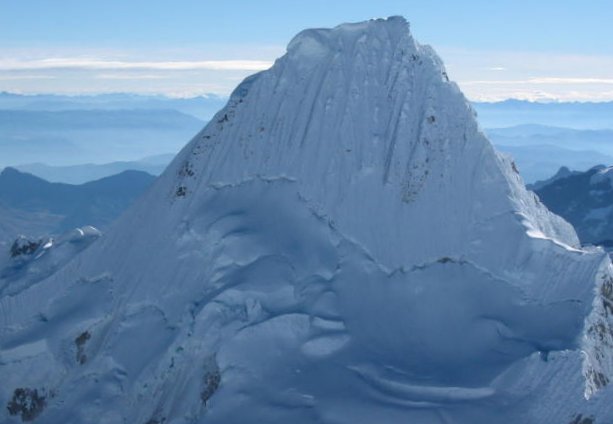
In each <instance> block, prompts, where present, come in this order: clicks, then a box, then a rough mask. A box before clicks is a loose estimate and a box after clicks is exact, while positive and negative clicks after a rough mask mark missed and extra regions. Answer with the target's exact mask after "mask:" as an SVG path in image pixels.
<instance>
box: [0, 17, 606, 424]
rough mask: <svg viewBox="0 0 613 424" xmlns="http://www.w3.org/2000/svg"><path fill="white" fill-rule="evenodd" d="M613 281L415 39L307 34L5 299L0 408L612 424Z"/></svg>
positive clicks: (140, 418) (110, 418) (393, 32)
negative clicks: (48, 266)
mask: <svg viewBox="0 0 613 424" xmlns="http://www.w3.org/2000/svg"><path fill="white" fill-rule="evenodd" d="M610 275H611V270H610V262H609V260H608V257H607V256H606V255H605V254H604V253H603V252H602V251H600V250H590V251H584V250H581V249H580V247H579V244H578V242H577V237H576V234H575V233H574V231H573V229H572V228H571V227H570V226H569V225H568V224H567V223H566V222H564V221H563V220H561V219H560V218H558V217H557V216H555V215H553V214H551V213H550V212H549V211H548V210H547V209H546V208H545V207H544V206H543V205H542V204H541V203H540V202H539V200H538V198H537V197H536V196H535V195H534V194H533V193H531V192H528V191H526V190H525V188H524V186H523V182H522V181H521V178H520V177H519V175H518V173H517V172H516V169H515V167H514V165H513V163H512V161H511V160H510V159H506V158H503V157H501V156H499V155H498V154H497V153H496V152H495V151H494V149H493V148H492V146H491V145H490V143H489V142H488V140H487V139H486V138H485V136H484V135H483V134H482V132H481V131H480V130H479V128H478V125H477V123H476V121H475V118H474V113H473V111H472V109H471V108H470V106H469V105H468V103H467V102H466V99H465V98H464V96H463V95H462V94H461V92H460V91H459V89H458V88H457V86H456V85H455V84H454V83H452V82H450V81H449V79H448V78H447V75H446V73H445V71H444V68H443V66H442V64H441V61H440V59H439V58H438V57H437V56H436V54H435V53H434V52H433V50H432V49H431V48H429V47H424V46H421V45H419V44H418V43H416V42H415V41H413V39H412V38H411V36H410V33H409V31H408V26H407V24H406V22H404V21H403V20H402V19H399V18H391V19H387V20H373V21H368V22H365V23H358V24H346V25H341V26H339V27H336V28H334V29H331V30H321V29H319V30H308V31H306V32H303V33H301V34H300V35H299V36H297V37H296V38H295V39H294V40H293V41H292V42H291V43H290V45H289V47H288V52H287V54H286V55H284V56H283V57H281V58H279V59H278V60H277V61H276V62H275V64H274V66H273V67H272V68H270V69H269V70H267V71H264V72H260V73H258V74H256V75H254V76H252V77H249V78H247V79H246V80H245V81H244V82H243V83H241V84H240V85H239V86H238V87H237V89H236V90H235V92H234V93H233V95H232V96H231V98H230V100H229V102H228V104H227V106H226V107H225V108H223V109H222V110H221V111H220V112H219V113H218V114H217V115H216V116H215V118H214V119H213V120H212V121H211V122H210V123H209V124H208V125H207V126H206V127H205V128H204V129H203V130H202V131H201V132H200V133H199V134H198V135H197V136H196V137H195V138H194V139H193V140H192V141H191V142H190V143H189V144H188V145H187V146H186V147H185V148H184V149H183V151H182V152H181V153H180V154H179V155H178V156H177V158H176V159H175V160H174V161H173V163H172V164H171V165H170V166H169V168H168V169H167V170H166V171H165V172H164V174H163V175H162V176H161V177H160V178H159V179H158V180H157V181H156V183H155V184H154V186H153V187H152V188H151V189H150V190H149V191H148V192H147V193H146V194H145V195H144V196H143V197H142V198H141V200H140V201H139V202H138V203H137V204H136V205H135V206H134V207H133V208H132V209H130V210H129V211H128V213H126V214H125V215H124V216H123V217H122V218H120V219H119V221H117V223H116V224H115V225H114V226H113V228H111V229H110V230H109V231H108V232H107V235H105V236H103V237H102V238H101V239H100V240H98V241H97V242H96V243H95V244H93V245H92V246H91V247H90V248H88V249H87V250H86V251H85V252H84V253H83V254H80V255H79V256H77V257H76V258H75V259H74V260H72V261H71V262H70V263H69V264H68V265H66V266H65V267H64V268H62V269H61V270H60V271H58V272H56V273H54V274H53V275H52V276H51V277H50V278H47V279H45V280H43V281H40V282H38V281H37V282H36V283H35V284H31V285H20V286H18V287H17V288H16V289H15V290H13V291H11V296H5V297H2V298H0V310H1V311H2V313H1V314H0V338H1V340H0V341H1V342H2V343H1V344H0V346H1V348H0V349H1V350H0V380H2V381H3V384H2V385H0V401H1V402H3V403H5V404H6V405H7V409H6V410H5V411H4V413H5V414H7V415H6V420H9V419H13V420H16V419H17V418H16V417H17V416H20V417H21V418H22V419H32V417H34V418H36V417H38V416H40V419H41V420H43V419H44V422H46V423H66V422H75V423H77V422H78V423H82V422H91V421H95V422H98V423H115V422H134V423H149V424H151V423H162V422H164V423H168V424H179V423H181V424H183V423H245V422H261V423H278V422H292V423H300V424H302V423H304V424H306V423H313V422H325V423H328V422H334V423H339V424H342V423H351V424H355V423H365V424H366V423H369V424H370V423H373V422H385V423H401V422H426V423H455V424H464V423H471V424H473V423H486V422H503V423H509V424H514V423H525V422H538V423H544V424H545V423H547V424H548V423H561V422H562V423H563V422H573V420H575V421H574V422H579V418H577V417H582V416H586V417H589V416H591V415H593V414H596V413H598V414H600V415H599V417H602V419H603V420H604V421H603V422H607V421H606V420H607V419H608V420H609V421H611V419H613V415H611V414H612V412H611V410H610V408H608V409H607V406H608V405H609V404H610V402H608V401H607V400H606V397H601V398H599V397H598V396H594V399H595V400H593V401H590V402H587V401H585V399H584V397H583V394H584V391H585V392H586V393H587V394H588V395H590V396H591V395H593V394H595V393H596V392H599V391H600V392H603V393H605V394H606V393H607V390H608V389H607V385H608V381H609V379H610V378H611V377H613V366H611V364H612V363H613V361H611V358H613V355H612V354H611V349H609V345H613V342H612V341H611V337H609V336H610V335H611V334H613V332H611V330H610V329H611V327H612V326H611V323H610V321H612V320H613V318H611V316H610V315H611V313H610V308H609V306H608V305H609V304H608V303H607V302H610V297H611V294H610V293H611V291H612V289H611V288H610V287H611V283H610V282H611V279H610V278H609V277H610ZM603 340H604V341H603ZM586 387H587V389H586ZM603 399H604V400H603ZM607 414H608V415H607ZM11 417H12V418H11ZM92 417H93V418H92ZM41 422H42V421H41Z"/></svg>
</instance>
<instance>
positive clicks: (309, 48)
mask: <svg viewBox="0 0 613 424" xmlns="http://www.w3.org/2000/svg"><path fill="white" fill-rule="evenodd" d="M374 39H377V40H379V41H384V40H388V41H390V42H391V45H389V46H383V45H382V46H381V47H387V48H389V47H392V48H395V47H396V46H397V45H398V43H400V42H403V43H404V46H403V47H404V48H405V49H407V48H410V47H411V44H412V43H411V42H412V37H411V34H410V31H409V23H408V22H407V21H406V19H404V18H403V17H400V16H393V17H389V18H387V19H372V20H369V21H365V22H358V23H347V24H341V25H339V26H337V27H335V28H317V29H307V30H304V31H302V32H300V33H299V34H298V35H296V36H295V37H294V38H293V39H292V41H290V43H289V44H288V46H287V52H288V53H290V55H292V56H294V57H302V58H304V59H309V58H310V59H315V60H317V59H321V58H322V56H323V55H325V54H329V53H331V52H340V51H342V50H343V49H345V48H351V47H352V45H354V44H356V43H362V44H365V43H367V42H369V41H372V40H374ZM412 47H413V50H415V46H414V45H413V46H412ZM380 53H381V54H385V51H384V50H383V49H382V50H381V51H380Z"/></svg>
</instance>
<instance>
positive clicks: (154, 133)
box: [0, 110, 204, 166]
mask: <svg viewBox="0 0 613 424" xmlns="http://www.w3.org/2000/svg"><path fill="white" fill-rule="evenodd" d="M203 125H204V123H203V121H201V120H199V119H197V118H194V117H193V116H190V115H186V114H184V113H182V112H178V111H176V110H71V111H52V112H49V111H18V110H0V152H1V153H2V154H1V155H0V166H9V165H10V166H15V165H19V164H24V163H33V162H42V163H45V164H48V165H56V166H67V165H78V164H83V163H87V162H93V163H105V162H114V161H118V160H137V159H139V158H142V157H143V156H149V155H158V154H162V153H171V152H172V153H176V152H178V151H179V150H180V149H181V147H183V146H184V145H185V143H186V142H187V141H189V139H191V138H192V137H193V136H194V135H195V134H196V133H197V132H198V131H199V130H200V129H201V128H202V126H203Z"/></svg>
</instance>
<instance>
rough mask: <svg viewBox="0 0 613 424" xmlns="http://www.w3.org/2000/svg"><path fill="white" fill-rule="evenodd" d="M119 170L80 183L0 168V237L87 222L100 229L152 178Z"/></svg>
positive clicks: (59, 230) (58, 229) (48, 231)
mask: <svg viewBox="0 0 613 424" xmlns="http://www.w3.org/2000/svg"><path fill="white" fill-rule="evenodd" d="M154 179H155V177H154V176H152V175H149V174H147V173H145V172H141V171H124V172H122V173H120V174H117V175H114V176H111V177H106V178H102V179H100V180H97V181H92V182H89V183H86V184H82V185H71V184H62V183H50V182H48V181H45V180H43V179H41V178H38V177H35V176H33V175H30V174H27V173H23V172H20V171H18V170H16V169H13V168H5V169H4V170H3V171H2V173H0V239H3V240H7V239H11V238H14V237H15V236H16V235H18V234H25V235H28V236H38V235H43V234H59V233H63V232H65V231H66V230H69V229H72V228H76V227H82V226H84V225H93V226H95V227H97V228H101V229H104V228H105V227H106V226H107V225H108V224H110V223H111V222H112V221H114V220H115V219H116V218H117V217H118V216H119V215H120V214H121V213H122V212H123V211H124V210H125V209H126V208H127V207H128V206H129V205H130V204H131V203H132V202H133V201H134V200H135V199H136V198H137V197H138V196H140V195H141V194H142V193H143V192H144V191H145V190H146V189H147V188H148V187H149V186H150V185H151V183H152V182H153V180H154Z"/></svg>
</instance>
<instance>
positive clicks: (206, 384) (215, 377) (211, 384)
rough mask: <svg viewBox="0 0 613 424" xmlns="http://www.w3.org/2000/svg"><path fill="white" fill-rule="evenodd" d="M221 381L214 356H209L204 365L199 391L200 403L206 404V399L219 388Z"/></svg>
mask: <svg viewBox="0 0 613 424" xmlns="http://www.w3.org/2000/svg"><path fill="white" fill-rule="evenodd" d="M220 383H221V372H220V371H219V366H218V365H217V361H216V360H215V358H211V359H209V360H208V361H207V363H206V365H205V373H204V378H203V380H202V384H203V387H202V391H201V392H200V399H202V403H204V404H205V405H206V404H207V402H208V400H209V399H210V398H211V396H213V394H214V393H215V392H216V391H217V389H218V388H219V384H220Z"/></svg>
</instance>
